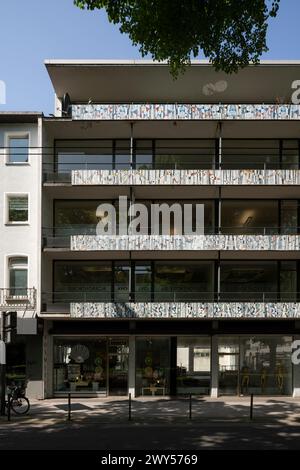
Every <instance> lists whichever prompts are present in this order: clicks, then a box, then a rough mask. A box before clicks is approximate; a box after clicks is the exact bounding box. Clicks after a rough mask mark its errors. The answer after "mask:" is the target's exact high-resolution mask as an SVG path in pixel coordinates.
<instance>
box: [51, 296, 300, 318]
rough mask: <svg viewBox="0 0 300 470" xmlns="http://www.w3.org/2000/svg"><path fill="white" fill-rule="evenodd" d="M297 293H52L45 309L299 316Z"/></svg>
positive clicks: (87, 314) (107, 314)
mask: <svg viewBox="0 0 300 470" xmlns="http://www.w3.org/2000/svg"><path fill="white" fill-rule="evenodd" d="M299 299H300V293H297V292H281V293H277V292H218V293H216V292H171V291H170V292H160V291H157V292H140V291H139V292H134V293H133V292H132V293H129V292H115V293H110V292H95V291H93V292H79V291H76V292H52V293H44V294H43V296H42V311H43V313H47V314H61V313H65V314H66V313H67V314H70V316H71V317H75V318H76V317H78V318H215V319H217V318H274V319H276V318H300V302H299Z"/></svg>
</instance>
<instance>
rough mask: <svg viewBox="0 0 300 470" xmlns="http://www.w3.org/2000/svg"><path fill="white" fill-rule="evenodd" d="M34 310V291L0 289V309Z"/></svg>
mask: <svg viewBox="0 0 300 470" xmlns="http://www.w3.org/2000/svg"><path fill="white" fill-rule="evenodd" d="M35 308H36V289H34V288H30V289H23V288H20V289H19V288H15V287H14V288H5V289H3V288H2V289H0V309H3V310H13V311H17V310H34V309H35Z"/></svg>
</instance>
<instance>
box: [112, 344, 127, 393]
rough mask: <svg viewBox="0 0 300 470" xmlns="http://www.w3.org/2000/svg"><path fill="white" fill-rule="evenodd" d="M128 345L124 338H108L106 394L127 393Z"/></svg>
mask: <svg viewBox="0 0 300 470" xmlns="http://www.w3.org/2000/svg"><path fill="white" fill-rule="evenodd" d="M128 356H129V346H128V339H126V338H109V340H108V371H109V372H108V395H127V393H128Z"/></svg>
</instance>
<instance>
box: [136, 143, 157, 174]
mask: <svg viewBox="0 0 300 470" xmlns="http://www.w3.org/2000/svg"><path fill="white" fill-rule="evenodd" d="M134 154H135V167H136V168H137V169H140V170H151V169H152V168H153V141H152V140H136V141H135V151H134Z"/></svg>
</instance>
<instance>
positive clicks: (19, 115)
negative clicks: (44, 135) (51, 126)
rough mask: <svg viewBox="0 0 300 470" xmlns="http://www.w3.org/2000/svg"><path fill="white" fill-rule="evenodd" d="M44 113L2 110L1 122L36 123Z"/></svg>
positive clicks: (0, 112)
mask: <svg viewBox="0 0 300 470" xmlns="http://www.w3.org/2000/svg"><path fill="white" fill-rule="evenodd" d="M42 116H43V113H41V112H38V111H28V112H27V111H25V112H24V111H0V123H1V124H19V123H21V124H22V123H29V124H30V123H36V122H37V121H38V119H39V118H40V117H42Z"/></svg>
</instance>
